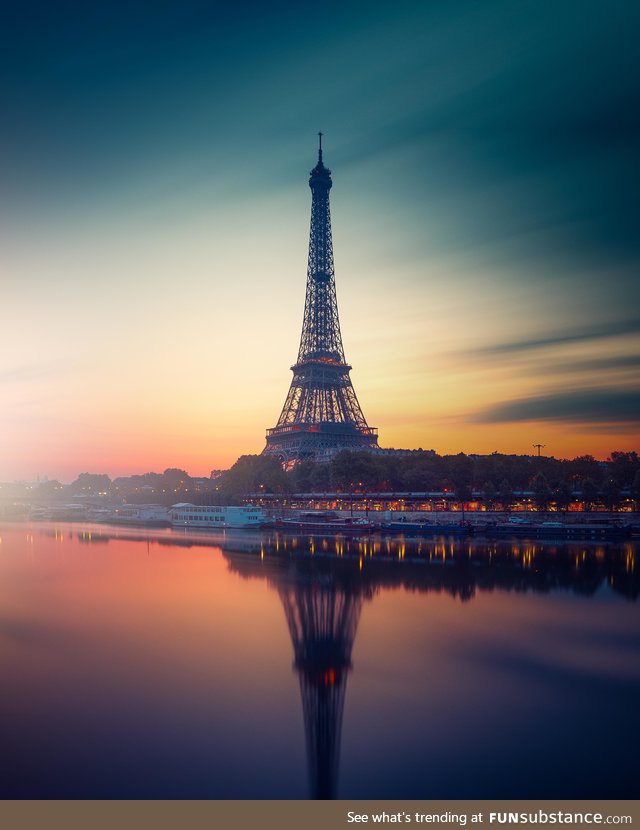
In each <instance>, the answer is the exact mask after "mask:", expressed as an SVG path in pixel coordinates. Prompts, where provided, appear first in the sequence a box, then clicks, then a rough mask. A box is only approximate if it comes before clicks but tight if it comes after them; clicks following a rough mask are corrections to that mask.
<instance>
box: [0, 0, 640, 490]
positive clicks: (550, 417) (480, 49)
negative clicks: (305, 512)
mask: <svg viewBox="0 0 640 830" xmlns="http://www.w3.org/2000/svg"><path fill="white" fill-rule="evenodd" d="M639 23H640V7H639V6H638V5H637V4H634V3H632V2H622V1H621V0H613V1H612V2H608V3H606V4H604V3H601V2H562V3H546V2H542V3H540V2H539V0H538V2H530V0H522V2H518V3H513V2H512V0H486V2H482V3H477V2H464V0H461V2H435V1H434V2H424V0H423V2H405V0H398V2H394V3H377V4H371V3H360V2H352V3H341V4H338V3H333V2H326V3H323V4H318V3H314V4H309V3H298V4H296V5H295V6H293V5H292V4H289V3H287V4H284V3H279V2H274V3H270V4H257V5H252V4H250V3H249V4H243V5H238V6H235V5H234V6H232V5H231V4H228V5H226V4H225V5H222V4H218V3H215V2H208V3H206V2H196V0H183V2H166V1H165V2H163V0H155V1H154V2H131V3H129V4H124V3H120V2H118V0H115V2H109V3H106V2H96V3H89V4H87V3H82V4H79V3H78V4H71V3H64V2H62V3H60V4H50V3H42V4H38V3H37V2H34V3H29V4H13V6H12V7H9V8H7V9H5V10H4V12H3V25H2V28H1V30H0V112H1V113H2V122H3V127H2V130H1V131H0V193H1V194H2V196H0V291H1V293H0V296H1V304H0V310H1V315H2V316H1V322H2V324H1V326H0V481H2V480H4V481H8V480H13V479H29V480H30V479H35V478H36V477H37V476H45V475H46V476H48V477H49V478H58V479H59V480H61V481H71V480H73V479H74V478H75V477H76V476H77V475H78V474H79V473H80V472H96V473H101V472H106V473H108V474H109V475H111V476H112V477H113V476H116V475H128V474H131V473H136V472H138V473H139V472H145V471H150V470H156V471H162V470H163V469H165V468H167V467H180V468H183V469H186V470H187V471H188V472H189V473H191V474H192V475H208V473H209V471H210V470H211V469H214V468H225V467H228V466H230V465H231V464H232V463H233V462H234V460H235V459H236V458H237V457H238V456H239V455H241V454H245V453H259V452H260V451H261V450H262V448H263V446H264V434H265V429H266V428H268V427H272V426H274V425H275V423H276V421H277V419H278V415H279V413H280V410H281V408H282V405H283V403H284V399H285V395H286V392H287V390H288V388H289V384H290V381H291V372H290V366H291V365H292V364H293V362H294V360H295V357H296V354H297V350H298V341H299V337H300V330H301V325H302V313H303V307H304V296H305V281H306V261H307V246H308V234H309V214H310V198H311V196H310V191H309V188H308V186H307V182H308V174H309V171H310V170H311V168H312V167H313V166H314V164H315V160H316V146H317V135H316V134H317V132H318V131H319V130H321V131H322V132H323V133H324V138H323V149H324V161H325V164H326V165H327V166H328V167H329V168H331V170H332V172H333V183H334V184H333V189H332V191H331V214H332V226H333V241H334V255H335V266H336V285H337V294H338V305H339V311H340V320H341V326H342V336H343V341H344V346H345V352H346V356H347V360H348V361H349V363H350V364H351V365H352V366H353V371H352V373H351V377H352V380H353V383H354V387H355V390H356V393H357V395H358V397H359V400H360V403H361V405H362V408H363V411H364V413H365V416H366V418H367V420H368V422H369V424H370V425H371V426H375V427H377V428H378V429H379V435H380V444H381V446H385V447H398V448H418V447H422V448H424V449H430V448H433V449H435V450H436V451H437V452H439V453H443V454H445V453H457V452H466V453H473V452H477V453H488V452H493V451H499V452H507V453H518V454H524V453H532V452H533V451H534V450H533V444H534V443H541V444H544V445H545V447H544V449H543V452H544V453H545V454H549V455H554V456H556V457H568V458H572V457H575V456H577V455H582V454H586V453H590V454H593V455H595V456H596V457H598V458H606V457H607V456H608V455H609V453H610V452H611V451H613V450H632V449H636V450H638V449H640V446H639V445H640V440H639V438H640V423H639V422H640V415H639V413H640V374H639V372H638V369H639V366H640V279H639V265H640V234H639V233H638V224H639V223H638V220H639V218H640V209H639V206H638V197H637V182H638V180H640V177H639V175H638V174H639V172H640V171H639V169H638V168H639V166H640V165H639V162H638V153H637V147H638V146H639V144H640V142H639V139H640V116H639V114H638V112H639V110H638V106H637V101H638V100H640V71H639V70H640V67H639V66H638V64H639V63H640V59H639V58H638V50H637V36H638V29H639V26H638V24H639Z"/></svg>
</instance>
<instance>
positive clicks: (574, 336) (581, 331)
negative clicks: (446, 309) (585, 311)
mask: <svg viewBox="0 0 640 830" xmlns="http://www.w3.org/2000/svg"><path fill="white" fill-rule="evenodd" d="M638 333H640V319H638V318H635V319H630V320H611V321H609V322H606V323H595V324H592V325H590V326H584V327H582V328H574V329H573V330H572V331H559V332H555V333H550V334H547V335H545V336H541V337H532V338H524V339H522V340H510V341H507V342H505V343H494V344H492V345H489V346H484V347H480V348H479V349H474V354H484V355H490V354H513V353H515V352H527V351H534V350H537V349H547V348H554V347H558V346H567V345H572V344H574V343H585V342H588V341H590V340H605V339H608V338H612V337H620V336H623V335H628V334H638Z"/></svg>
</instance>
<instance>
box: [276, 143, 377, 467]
mask: <svg viewBox="0 0 640 830" xmlns="http://www.w3.org/2000/svg"><path fill="white" fill-rule="evenodd" d="M319 136H320V146H319V150H318V163H317V164H316V166H315V167H314V168H313V170H312V171H311V174H310V178H309V187H310V188H311V231H310V235H309V264H308V267H307V294H306V299H305V304H304V320H303V323H302V335H301V337H300V349H299V350H298V359H297V361H296V364H295V366H292V367H291V370H292V372H293V380H292V381H291V387H290V388H289V393H288V395H287V398H286V400H285V402H284V406H283V407H282V412H281V413H280V418H279V419H278V423H277V424H276V426H275V427H274V428H273V429H268V430H267V445H266V447H265V449H264V453H265V454H267V455H277V456H279V457H280V458H281V460H282V462H283V463H284V464H286V465H291V464H295V463H296V462H298V461H301V460H303V459H305V458H314V459H316V460H318V459H321V458H329V457H331V456H332V455H334V454H335V453H336V452H338V451H339V450H343V449H349V450H356V449H374V448H376V447H377V446H378V437H377V430H376V429H374V428H373V427H370V426H368V425H367V422H366V420H365V417H364V415H363V414H362V409H361V408H360V404H359V403H358V398H357V397H356V393H355V391H354V388H353V385H352V383H351V378H350V377H349V373H350V371H351V366H349V364H348V363H347V362H346V360H345V356H344V349H343V346H342V335H341V334H340V320H339V318H338V302H337V299H336V284H335V275H334V268H333V243H332V240H331V216H330V212H329V191H330V190H331V185H332V181H331V170H329V169H328V168H326V167H325V166H324V164H323V162H322V133H319Z"/></svg>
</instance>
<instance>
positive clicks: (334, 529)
mask: <svg viewBox="0 0 640 830" xmlns="http://www.w3.org/2000/svg"><path fill="white" fill-rule="evenodd" d="M38 511H40V512H38ZM31 518H32V519H44V520H46V519H49V520H67V521H69V520H71V521H73V520H86V521H91V522H103V523H106V524H116V525H133V526H143V527H177V528H196V529H220V530H226V529H239V530H251V529H263V528H269V529H275V530H280V531H283V532H296V533H305V534H311V535H313V534H349V535H368V534H372V533H392V534H404V535H407V536H422V535H434V534H437V535H443V536H491V537H497V538H506V537H516V538H546V539H576V540H577V539H584V540H589V539H591V540H594V541H595V540H618V539H625V538H629V537H630V536H631V535H632V531H633V530H634V528H633V527H632V526H631V525H629V524H623V523H616V522H612V521H611V520H604V521H602V520H598V519H592V520H583V521H582V522H579V523H577V522H566V521H564V522H563V521H541V522H540V521H534V520H531V519H528V518H525V517H519V516H512V517H510V518H509V519H507V520H506V521H500V520H498V521H492V520H491V519H490V518H489V519H487V518H484V519H483V520H482V521H480V520H478V521H474V522H470V521H460V522H451V521H437V520H436V521H434V520H433V519H430V518H424V519H419V520H415V519H408V518H406V517H404V516H401V517H399V518H398V519H396V520H391V521H382V522H380V521H371V520H370V519H369V518H362V517H354V516H342V515H340V514H339V513H336V512H333V511H320V510H312V511H309V512H298V513H296V514H295V515H286V514H283V515H281V516H273V515H269V514H268V513H267V511H265V510H263V509H262V508H259V507H255V506H253V505H243V506H201V505H194V504H191V503H187V502H181V503H179V504H174V505H173V506H172V507H168V508H167V507H163V506H162V505H120V506H117V507H114V508H87V507H86V506H85V505H65V506H62V507H60V508H57V509H55V508H54V509H48V510H45V509H40V508H36V510H35V511H32V515H31Z"/></svg>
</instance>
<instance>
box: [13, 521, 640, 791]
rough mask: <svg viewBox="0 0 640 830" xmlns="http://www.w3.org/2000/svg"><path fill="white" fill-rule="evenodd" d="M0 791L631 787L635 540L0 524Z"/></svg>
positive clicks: (636, 691)
mask: <svg viewBox="0 0 640 830" xmlns="http://www.w3.org/2000/svg"><path fill="white" fill-rule="evenodd" d="M0 538H1V542H0V673H1V675H0V676H1V677H2V683H1V684H0V734H1V735H2V745H3V752H2V754H3V756H4V763H3V766H4V770H3V773H2V776H0V796H1V797H2V798H112V797H113V798H214V799H217V798H308V797H339V798H350V799H351V798H365V799H367V798H416V799H423V798H424V799H429V798H545V799H548V798H587V797H591V798H632V797H634V796H635V795H637V790H636V789H635V788H636V781H637V767H636V759H637V742H638V737H639V733H638V725H639V711H640V707H639V705H638V701H640V660H639V659H638V658H639V656H640V625H639V623H640V613H639V612H640V604H639V602H638V593H639V579H638V570H637V565H636V557H637V553H638V551H637V546H636V545H635V544H634V543H625V544H619V545H610V546H605V545H598V546H595V545H591V544H576V545H573V544H572V545H566V544H563V545H552V544H548V543H544V544H541V543H535V544H534V543H528V542H523V541H519V542H513V543H511V542H508V541H501V542H496V543H491V542H487V541H473V542H468V541H460V540H456V541H454V540H444V539H432V540H423V541H422V542H418V541H416V540H404V539H401V538H399V539H391V540H386V539H380V538H378V539H374V540H353V539H351V540H349V539H337V540H336V539H325V540H322V539H313V540H310V539H295V538H291V537H288V538H283V537H281V536H280V537H279V536H276V535H273V534H272V535H267V534H265V535H263V536H247V535H242V534H235V535H229V534H228V535H226V536H225V535H222V534H220V535H215V534H214V533H211V534H210V535H206V534H202V533H201V534H200V535H199V536H198V535H184V533H183V532H178V531H170V530H167V531H157V532H149V531H144V530H139V531H134V530H116V529H113V528H105V527H103V526H89V525H86V526H83V525H78V524H76V525H69V524H57V525H41V524H38V525H36V524H32V525H27V524H21V525H18V524H15V525H2V526H0Z"/></svg>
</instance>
